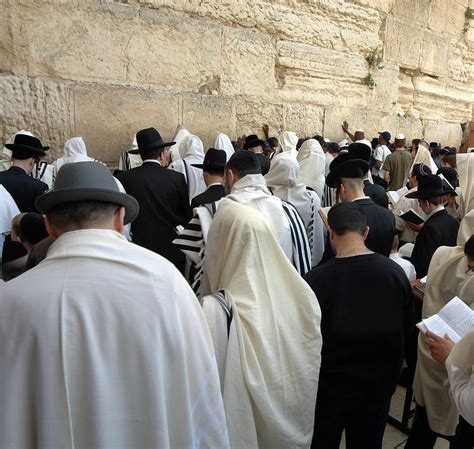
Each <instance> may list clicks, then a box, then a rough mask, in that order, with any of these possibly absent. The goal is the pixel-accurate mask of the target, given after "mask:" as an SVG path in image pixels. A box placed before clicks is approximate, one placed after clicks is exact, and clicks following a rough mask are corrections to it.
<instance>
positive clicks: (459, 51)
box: [448, 40, 474, 86]
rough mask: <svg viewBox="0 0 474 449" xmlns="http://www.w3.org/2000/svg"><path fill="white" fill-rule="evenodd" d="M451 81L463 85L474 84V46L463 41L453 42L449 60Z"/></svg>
mask: <svg viewBox="0 0 474 449" xmlns="http://www.w3.org/2000/svg"><path fill="white" fill-rule="evenodd" d="M448 72H449V76H450V78H451V79H453V80H454V81H460V82H463V83H471V86H472V85H473V83H474V46H473V47H470V46H469V45H467V44H466V42H464V41H462V40H452V41H451V48H450V52H449V60H448Z"/></svg>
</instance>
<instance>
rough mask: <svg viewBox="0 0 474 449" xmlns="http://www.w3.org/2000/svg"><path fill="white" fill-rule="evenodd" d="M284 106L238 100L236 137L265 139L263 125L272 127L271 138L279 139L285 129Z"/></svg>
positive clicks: (259, 101)
mask: <svg viewBox="0 0 474 449" xmlns="http://www.w3.org/2000/svg"><path fill="white" fill-rule="evenodd" d="M283 109H284V108H283V105H282V104H279V103H270V102H267V101H264V100H256V99H248V98H243V97H238V98H236V102H235V112H236V125H235V130H236V135H237V136H241V135H243V134H245V135H249V134H257V135H259V136H260V137H263V132H262V125H264V124H267V125H268V126H269V127H270V136H274V137H278V134H279V133H280V131H281V130H283V129H284V120H283V116H284V112H283Z"/></svg>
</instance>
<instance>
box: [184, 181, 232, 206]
mask: <svg viewBox="0 0 474 449" xmlns="http://www.w3.org/2000/svg"><path fill="white" fill-rule="evenodd" d="M224 196H225V188H224V186H223V185H221V184H219V185H214V186H210V187H209V188H208V189H207V190H206V191H205V192H203V193H201V194H200V195H197V196H195V197H194V198H193V200H192V201H191V207H192V208H194V207H199V206H204V204H209V203H215V202H216V201H219V200H220V199H221V198H223V197H224Z"/></svg>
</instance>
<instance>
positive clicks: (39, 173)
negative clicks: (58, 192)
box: [31, 161, 54, 189]
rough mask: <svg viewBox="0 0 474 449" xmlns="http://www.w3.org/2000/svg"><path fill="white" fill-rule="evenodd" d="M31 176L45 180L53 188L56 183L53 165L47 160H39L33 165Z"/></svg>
mask: <svg viewBox="0 0 474 449" xmlns="http://www.w3.org/2000/svg"><path fill="white" fill-rule="evenodd" d="M31 176H32V177H33V178H35V179H38V180H40V181H43V182H44V183H46V184H47V185H48V187H49V188H50V189H51V188H52V187H53V185H54V183H53V165H52V164H48V163H47V162H46V161H39V162H38V163H36V164H35V165H34V167H33V171H32V172H31Z"/></svg>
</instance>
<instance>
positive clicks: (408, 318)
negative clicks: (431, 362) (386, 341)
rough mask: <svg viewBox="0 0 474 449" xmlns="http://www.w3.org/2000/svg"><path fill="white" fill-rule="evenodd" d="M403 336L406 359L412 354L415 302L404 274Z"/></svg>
mask: <svg viewBox="0 0 474 449" xmlns="http://www.w3.org/2000/svg"><path fill="white" fill-rule="evenodd" d="M403 274H404V276H403V284H404V285H403V335H404V341H405V357H406V355H407V354H409V353H410V349H411V348H410V345H411V344H412V341H413V333H414V332H415V324H416V323H415V301H418V300H417V299H415V298H414V296H413V294H412V290H411V285H410V282H409V281H408V279H407V277H406V276H405V273H403Z"/></svg>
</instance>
